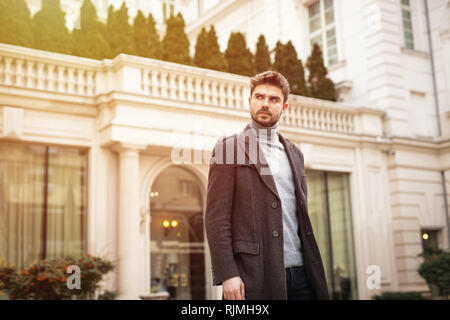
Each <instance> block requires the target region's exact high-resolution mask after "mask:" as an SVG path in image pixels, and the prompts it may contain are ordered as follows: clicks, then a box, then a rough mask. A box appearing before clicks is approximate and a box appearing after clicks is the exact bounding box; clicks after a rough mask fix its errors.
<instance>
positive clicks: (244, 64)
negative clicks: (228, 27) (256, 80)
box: [225, 32, 255, 76]
mask: <svg viewBox="0 0 450 320" xmlns="http://www.w3.org/2000/svg"><path fill="white" fill-rule="evenodd" d="M225 59H226V60H227V63H228V72H231V73H235V74H240V75H243V76H253V75H254V74H255V66H254V62H253V55H252V53H251V52H250V50H249V49H248V48H247V44H246V42H245V37H244V35H243V34H242V33H240V32H232V33H231V35H230V38H229V39H228V46H227V50H226V51H225Z"/></svg>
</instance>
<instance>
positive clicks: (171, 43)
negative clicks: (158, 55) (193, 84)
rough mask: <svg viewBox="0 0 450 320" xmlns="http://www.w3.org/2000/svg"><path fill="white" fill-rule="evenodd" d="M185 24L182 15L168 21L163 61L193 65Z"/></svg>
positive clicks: (163, 44) (163, 45)
mask: <svg viewBox="0 0 450 320" xmlns="http://www.w3.org/2000/svg"><path fill="white" fill-rule="evenodd" d="M184 27H185V23H184V19H183V16H182V15H181V13H178V15H177V16H174V15H170V18H169V19H167V20H166V34H165V35H164V38H163V41H162V47H163V60H166V61H171V62H175V63H181V64H187V65H190V64H191V57H190V56H189V39H188V37H187V35H186V33H185V31H184Z"/></svg>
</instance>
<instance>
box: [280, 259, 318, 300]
mask: <svg viewBox="0 0 450 320" xmlns="http://www.w3.org/2000/svg"><path fill="white" fill-rule="evenodd" d="M286 288H287V296H288V300H315V299H316V295H315V294H314V291H313V289H312V287H311V284H310V282H309V280H308V276H307V275H306V270H305V266H300V267H290V268H286Z"/></svg>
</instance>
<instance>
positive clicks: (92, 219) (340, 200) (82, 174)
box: [0, 0, 450, 299]
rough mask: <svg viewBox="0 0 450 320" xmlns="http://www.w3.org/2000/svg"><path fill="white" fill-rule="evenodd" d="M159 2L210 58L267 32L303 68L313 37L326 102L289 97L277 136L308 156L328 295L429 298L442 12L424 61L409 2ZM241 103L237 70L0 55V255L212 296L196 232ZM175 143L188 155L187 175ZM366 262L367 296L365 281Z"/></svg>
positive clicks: (449, 179)
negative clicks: (82, 255) (216, 155)
mask: <svg viewBox="0 0 450 320" xmlns="http://www.w3.org/2000/svg"><path fill="white" fill-rule="evenodd" d="M130 3H131V2H130ZM136 3H137V2H136ZM355 3H356V4H355ZM160 4H161V3H160ZM168 4H169V5H170V4H173V5H174V10H175V11H176V10H181V11H182V10H187V11H186V12H191V14H184V12H183V11H182V12H183V14H184V15H185V17H186V16H187V17H195V18H192V19H188V18H186V21H187V22H188V24H187V28H186V30H187V32H188V35H189V37H190V39H191V44H192V43H195V41H194V40H193V39H195V38H196V34H197V33H198V31H199V30H200V28H201V26H206V27H208V26H209V25H210V24H214V25H215V27H216V30H217V32H218V36H219V40H220V44H221V47H222V49H224V48H225V47H226V42H227V40H228V35H229V33H230V32H231V31H242V32H244V33H245V35H246V38H247V43H248V45H249V47H250V48H251V49H253V48H254V47H255V44H256V40H257V38H258V36H259V34H264V35H265V37H266V40H267V42H268V44H269V47H271V48H273V47H274V44H275V42H276V41H277V40H281V41H282V42H286V41H288V40H291V41H292V42H293V44H294V45H295V47H296V49H297V51H298V53H299V55H300V57H301V58H302V60H303V61H305V60H306V57H307V56H308V52H309V50H310V43H311V40H313V39H319V38H320V39H322V40H321V41H322V47H323V48H324V55H325V58H326V61H327V64H328V68H329V71H330V77H331V78H332V79H333V80H334V81H335V83H337V85H338V88H339V91H340V98H341V101H340V102H337V103H332V102H326V101H320V100H316V99H310V98H304V97H297V96H291V97H290V100H289V103H290V106H289V108H288V111H287V113H286V114H285V116H284V118H283V119H282V123H281V128H280V129H281V132H282V133H283V134H285V136H286V137H287V138H288V139H290V140H291V141H293V142H294V143H296V144H297V145H298V146H299V147H300V149H301V150H302V151H303V153H304V155H305V166H306V169H307V175H308V178H307V179H308V188H309V198H308V205H309V210H310V216H311V220H312V223H313V227H314V229H315V233H316V238H317V240H318V243H319V247H320V250H321V253H322V256H323V258H324V263H325V267H326V273H327V278H328V282H329V287H330V291H331V292H332V294H333V296H334V297H335V298H340V299H348V298H352V299H370V297H371V296H372V295H374V294H376V293H379V292H380V291H426V290H428V288H427V286H426V284H425V282H424V281H423V279H422V278H420V276H419V275H418V273H417V268H418V266H419V264H420V262H421V261H422V260H421V259H422V258H420V257H418V255H419V254H420V253H421V252H422V251H423V246H424V241H423V240H422V236H423V234H424V233H427V234H428V235H429V236H430V238H432V239H433V241H434V242H435V243H436V244H438V246H439V247H440V248H448V246H449V244H448V229H447V221H446V218H447V219H448V216H446V214H448V211H446V206H447V210H448V202H449V197H448V190H450V106H449V104H450V88H449V85H450V60H449V59H450V58H449V57H450V25H449V23H448V21H449V10H450V8H449V2H448V1H445V0H433V1H428V10H427V12H428V16H429V19H428V20H429V22H430V23H429V25H430V28H429V30H430V32H429V33H430V34H431V40H432V41H431V48H432V49H431V50H430V45H429V44H430V42H429V41H428V28H427V18H426V16H427V14H426V12H425V2H424V1H418V0H410V1H400V0H399V1H396V0H395V1H394V0H391V1H388V0H363V1H353V0H334V1H324V0H319V1H302V0H298V1H295V0H281V1H253V0H248V1H244V0H236V1H231V0H226V1H220V2H217V3H214V4H211V3H209V5H208V7H207V6H206V5H205V3H203V4H202V1H173V2H171V1H170V3H168ZM330 4H331V5H330ZM311 6H316V7H314V8H312V7H311ZM158 7H159V5H158ZM330 8H331V9H330ZM200 9H201V10H200ZM169 10H170V7H169ZM404 12H409V15H408V13H404ZM155 16H156V14H155ZM408 17H409V18H408ZM318 21H320V24H319V22H318ZM409 21H411V24H409ZM410 25H412V28H411V27H410ZM318 26H320V27H318ZM322 26H323V28H322ZM310 29H313V31H312V32H310ZM411 30H412V31H411ZM333 34H334V35H333ZM248 95H249V79H248V78H246V77H241V76H237V75H231V74H227V73H222V72H215V71H210V70H205V69H199V68H194V67H188V66H182V65H177V64H173V63H168V62H163V61H158V60H152V59H145V58H140V57H133V56H127V55H119V56H117V57H116V58H114V59H112V60H103V61H97V60H90V59H84V58H78V57H72V56H67V55H61V54H55V53H49V52H43V51H38V50H32V49H27V48H20V47H16V46H10V45H4V44H0V109H1V110H0V148H1V152H0V186H1V188H0V207H1V208H2V209H4V210H2V212H3V213H4V214H3V215H2V216H1V217H0V218H1V220H0V222H1V223H0V228H2V229H1V230H0V236H3V237H5V240H6V241H3V240H1V241H0V243H2V244H3V246H2V248H1V252H0V258H2V259H3V260H9V261H11V262H12V263H14V264H16V265H24V264H26V263H29V262H30V259H31V258H30V257H34V256H36V257H39V256H41V255H42V251H43V249H42V248H46V250H44V252H46V254H47V256H51V254H54V255H58V254H59V255H61V254H64V253H66V252H71V251H73V250H82V251H84V252H87V253H90V254H93V255H104V256H106V257H108V258H110V259H112V260H114V261H117V266H118V268H117V270H116V272H114V273H113V274H111V275H109V277H108V279H107V280H106V282H105V283H104V286H105V288H109V289H111V290H118V291H119V293H120V298H125V299H137V298H139V296H141V295H145V294H148V293H150V291H151V288H152V287H154V288H157V289H159V290H162V289H164V290H168V291H169V292H170V294H171V296H172V297H173V298H184V299H191V298H204V299H218V298H220V297H221V292H220V288H216V287H213V286H212V284H211V272H210V261H209V254H208V246H207V243H206V242H205V237H204V230H203V220H202V219H203V210H204V205H205V197H206V186H207V178H208V165H207V163H208V161H207V160H208V159H209V152H210V151H211V150H212V147H213V146H214V143H215V142H216V141H217V139H218V138H219V137H220V136H222V135H223V134H229V133H231V132H236V131H240V130H241V129H242V128H243V127H244V126H245V124H246V123H247V122H248V121H249V111H248V102H247V100H248ZM438 123H439V125H438ZM182 146H184V147H187V149H189V150H191V151H192V155H191V157H190V161H189V159H188V158H185V159H184V162H185V163H183V161H182V160H180V157H182V156H186V155H185V154H183V153H177V148H178V147H182ZM31 154H32V155H33V156H30V155H31ZM25 159H26V161H25ZM17 163H19V164H17ZM42 168H44V169H42ZM11 172H13V173H14V174H13V173H11ZM21 172H26V173H27V174H26V175H25V176H22V175H21ZM30 181H32V182H33V183H30ZM74 181H76V182H74ZM24 186H26V187H24ZM42 186H43V187H42ZM444 186H445V187H446V190H447V195H445V194H444ZM58 190H61V191H58ZM41 193H42V194H43V195H44V196H42V195H41ZM36 194H38V196H36ZM31 195H33V196H31ZM445 197H446V198H447V201H446V198H445ZM43 199H44V200H43ZM446 203H447V205H446ZM24 204H26V205H24ZM42 207H44V208H45V210H44V211H45V217H46V218H45V219H47V220H45V221H47V223H42V221H43V217H44V214H42V212H41V211H42V210H41V209H40V208H42ZM36 208H38V209H36ZM33 210H34V211H33ZM36 210H37V211H36ZM32 212H39V214H38V215H34V216H33V215H32ZM17 217H21V218H20V219H19V220H17V221H16V220H14V219H16V218H17ZM32 217H33V218H32ZM36 217H37V218H36ZM17 219H18V218H17ZM32 219H38V220H32ZM174 221H175V222H174ZM31 225H35V226H42V228H43V229H44V230H45V232H42V229H41V228H40V227H39V228H38V227H36V228H37V229H30V228H31ZM44 225H45V227H44ZM68 226H76V228H75V227H74V228H72V229H71V228H70V227H68ZM18 227H21V228H18ZM27 228H28V229H27ZM12 230H14V231H12ZM16 230H22V231H20V232H19V231H16ZM27 230H29V232H27ZM30 230H31V231H30ZM32 230H34V231H33V232H32ZM61 230H64V232H62V231H61ZM30 234H34V236H32V237H31V236H29V235H30ZM43 234H44V235H45V236H42V235H43ZM26 235H28V236H26ZM27 237H28V238H27ZM33 237H35V238H33ZM5 244H6V245H5ZM35 244H40V245H35ZM31 260H32V259H31ZM372 266H375V268H376V270H379V275H380V283H379V285H380V286H379V288H378V286H377V285H375V286H371V285H370V284H369V282H370V281H369V282H368V279H369V278H370V276H371V275H373V273H372V271H371V270H374V269H372V268H373V267H372ZM368 272H369V273H368ZM375 274H376V273H375ZM370 279H374V278H373V277H372V278H370ZM375 280H376V278H375ZM375 282H376V281H375Z"/></svg>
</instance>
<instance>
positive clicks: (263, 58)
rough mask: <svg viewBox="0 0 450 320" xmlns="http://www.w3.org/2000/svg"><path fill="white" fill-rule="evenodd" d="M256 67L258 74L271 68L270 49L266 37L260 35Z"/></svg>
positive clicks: (257, 44) (257, 45)
mask: <svg viewBox="0 0 450 320" xmlns="http://www.w3.org/2000/svg"><path fill="white" fill-rule="evenodd" d="M255 67H256V72H257V73H261V72H264V71H267V70H269V68H270V54H269V48H268V47H267V44H266V38H265V37H264V35H260V36H259V38H258V42H257V43H256V53H255Z"/></svg>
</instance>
